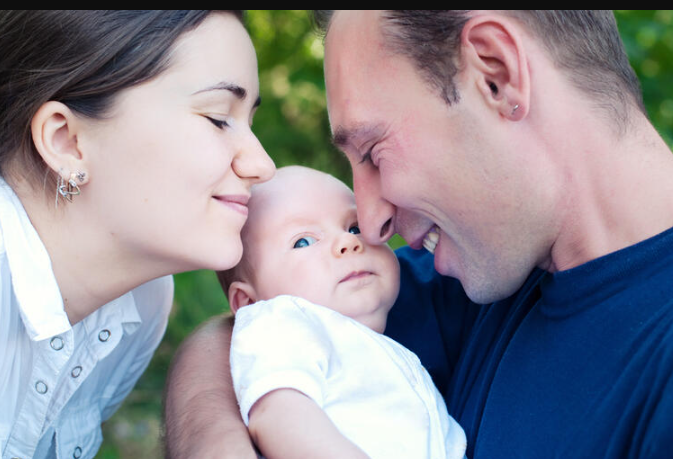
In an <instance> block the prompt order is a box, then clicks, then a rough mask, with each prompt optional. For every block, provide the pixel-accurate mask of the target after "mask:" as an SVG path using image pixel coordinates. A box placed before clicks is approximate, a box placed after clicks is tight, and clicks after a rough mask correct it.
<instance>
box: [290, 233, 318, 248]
mask: <svg viewBox="0 0 673 459" xmlns="http://www.w3.org/2000/svg"><path fill="white" fill-rule="evenodd" d="M315 242H316V239H315V238H314V237H311V236H303V237H300V238H299V239H297V241H296V242H295V243H294V245H293V246H292V248H293V249H302V248H304V247H308V246H309V245H313V244H315Z"/></svg>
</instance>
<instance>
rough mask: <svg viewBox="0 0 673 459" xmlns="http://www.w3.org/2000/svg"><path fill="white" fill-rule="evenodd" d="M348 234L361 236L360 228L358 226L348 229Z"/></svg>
mask: <svg viewBox="0 0 673 459" xmlns="http://www.w3.org/2000/svg"><path fill="white" fill-rule="evenodd" d="M348 232H349V233H351V234H360V228H359V227H358V225H353V226H351V227H350V228H348Z"/></svg>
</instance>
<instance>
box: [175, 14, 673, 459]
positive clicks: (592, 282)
mask: <svg viewBox="0 0 673 459" xmlns="http://www.w3.org/2000/svg"><path fill="white" fill-rule="evenodd" d="M326 24H327V26H326V28H327V35H326V41H325V47H326V48H325V49H326V51H325V78H326V85H327V97H328V110H329V114H330V122H331V125H332V129H333V133H334V141H335V143H336V144H337V145H338V146H339V147H340V148H341V149H342V150H343V151H344V153H345V154H346V156H347V157H348V159H349V161H350V162H351V165H352V169H353V181H354V187H355V193H356V197H357V200H358V212H359V225H360V229H361V230H362V233H363V235H364V237H365V238H366V239H367V240H368V241H369V242H370V243H377V242H379V243H383V242H385V241H386V240H387V239H388V238H389V237H390V236H391V235H392V234H394V233H395V232H397V233H399V234H401V235H402V236H403V237H404V238H405V239H406V240H407V242H409V245H410V246H411V247H412V248H414V249H419V248H420V247H421V246H422V245H426V246H427V247H429V248H430V249H431V250H433V251H434V259H433V257H431V256H430V255H429V254H424V253H423V252H420V251H410V250H403V251H401V252H400V253H399V254H398V255H399V257H400V261H401V265H402V269H403V272H402V275H403V286H402V294H401V297H400V299H399V300H398V303H397V304H396V306H395V307H394V308H393V311H392V313H391V318H390V320H389V326H388V329H387V330H386V333H387V334H389V335H390V336H391V337H393V338H395V339H397V340H399V341H400V342H402V344H404V345H406V346H408V347H410V348H411V349H412V350H414V351H415V352H416V353H417V354H418V355H419V356H420V358H421V361H422V362H423V364H424V365H425V366H426V367H427V368H428V370H429V371H430V373H431V374H432V375H433V378H434V380H435V383H436V384H437V385H438V387H439V388H440V390H441V391H442V392H443V395H444V397H445V401H446V402H447V407H448V410H449V413H450V414H451V415H453V416H454V417H456V419H457V420H458V421H459V422H460V423H461V425H462V426H463V428H464V429H465V430H466V433H467V440H468V451H467V455H468V457H476V458H479V457H484V458H494V457H545V458H546V457H667V455H669V454H670V451H671V450H672V448H673V285H672V284H673V283H671V282H670V278H671V274H673V273H671V270H672V269H673V268H671V266H673V230H671V227H673V181H672V180H671V179H670V177H671V176H673V175H672V174H673V155H671V152H670V150H669V149H668V147H667V146H666V145H665V143H664V142H663V141H662V139H661V138H660V137H659V135H658V134H657V132H656V131H655V129H654V128H653V127H652V126H651V124H650V123H649V121H648V120H647V117H646V115H645V113H644V109H643V107H642V102H641V96H640V89H639V86H638V83H637V80H636V78H635V76H634V74H633V71H632V70H631V68H630V67H629V65H628V61H627V59H626V56H625V54H624V51H623V47H622V44H621V41H620V39H619V35H618V33H617V29H616V26H615V23H614V18H613V17H612V14H611V13H609V12H589V11H575V12H572V11H566V12H558V11H557V12H554V11H528V12H515V11H510V12H507V11H498V12H490V11H479V12H475V11H469V12H468V11H453V12H451V11H445V12H437V11H435V12H419V11H400V12H395V11H385V12H380V11H376V12H374V11H367V12H337V13H335V14H334V15H332V16H331V17H329V18H328V21H327V23H326ZM433 265H434V268H435V269H436V271H437V272H438V273H439V274H437V273H435V272H433V270H432V267H433ZM440 274H441V275H440ZM454 278H455V279H457V280H458V281H459V282H460V284H459V283H458V282H456V281H455V280H454ZM461 285H462V288H461ZM204 335H205V334H202V335H201V336H204ZM214 336H216V335H214ZM202 339H203V338H202ZM186 348H187V349H189V348H190V346H186ZM192 348H193V347H192ZM185 355H187V354H185ZM183 360H184V359H183ZM194 361H196V359H194ZM193 365H195V364H193ZM178 368H179V367H178ZM201 399H202V398H201ZM197 400H198V398H197ZM169 408H170V405H169Z"/></svg>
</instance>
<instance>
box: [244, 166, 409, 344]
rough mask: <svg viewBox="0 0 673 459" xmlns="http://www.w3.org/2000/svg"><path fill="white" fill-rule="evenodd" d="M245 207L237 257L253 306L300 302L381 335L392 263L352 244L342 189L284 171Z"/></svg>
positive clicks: (387, 254)
mask: <svg viewBox="0 0 673 459" xmlns="http://www.w3.org/2000/svg"><path fill="white" fill-rule="evenodd" d="M250 204H251V210H250V219H249V220H248V223H247V224H246V230H245V235H244V237H245V247H246V248H245V250H246V253H245V256H246V257H247V258H248V260H249V261H250V266H251V268H252V272H253V273H254V277H255V278H254V282H253V283H254V287H255V290H256V292H257V296H258V297H257V299H258V300H263V299H269V298H273V297H275V296H277V295H282V294H288V295H295V296H300V297H302V298H305V299H307V300H309V301H311V302H313V303H316V304H319V305H321V306H325V307H328V308H330V309H333V310H335V311H338V312H340V313H342V314H344V315H346V316H349V317H352V318H353V319H355V320H358V321H359V322H361V323H363V324H365V325H367V326H369V327H370V328H372V329H374V330H376V331H379V332H382V331H383V329H384V328H385V320H386V317H387V314H388V311H389V310H390V308H391V307H392V305H393V303H394V302H395V299H396V298H397V294H398V291H399V277H400V273H399V264H398V262H397V258H396V257H395V255H394V253H393V252H392V250H390V248H389V247H388V246H385V245H382V246H372V245H368V244H367V243H365V242H364V240H363V239H362V238H361V237H360V235H359V233H360V230H359V229H358V223H357V213H356V208H355V197H354V195H353V193H352V192H351V190H350V189H348V187H347V186H346V185H344V184H343V183H341V182H340V181H338V180H337V179H335V178H334V177H331V176H329V175H327V174H323V173H321V172H317V171H313V170H310V169H306V168H300V167H292V168H285V169H281V170H279V171H278V174H277V175H276V177H274V178H273V179H272V180H271V181H270V182H267V183H264V184H262V185H259V186H258V187H257V188H256V189H255V190H254V192H253V198H252V200H251V202H250Z"/></svg>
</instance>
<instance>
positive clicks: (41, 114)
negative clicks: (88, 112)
mask: <svg viewBox="0 0 673 459" xmlns="http://www.w3.org/2000/svg"><path fill="white" fill-rule="evenodd" d="M30 128H31V134H32V137H33V143H34V144H35V148H36V150H37V152H38V153H39V154H40V156H41V157H42V159H44V162H45V163H47V165H48V166H49V167H50V168H51V169H52V170H54V171H55V172H56V173H57V174H58V175H60V176H61V177H63V179H64V180H68V179H69V178H70V174H71V173H73V172H75V171H83V170H86V167H85V165H84V158H83V155H82V152H81V151H80V150H79V147H78V143H77V134H78V129H80V128H81V121H80V120H79V119H78V118H77V116H75V114H74V113H73V112H72V110H70V109H69V108H68V107H67V106H66V105H65V104H63V103H61V102H55V101H49V102H47V103H45V104H44V105H42V106H41V107H40V108H39V109H38V111H37V112H36V113H35V115H34V116H33V119H32V120H31V124H30Z"/></svg>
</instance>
